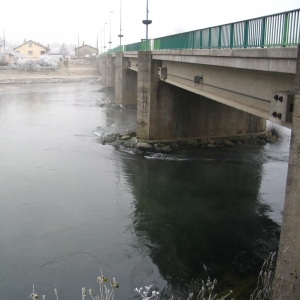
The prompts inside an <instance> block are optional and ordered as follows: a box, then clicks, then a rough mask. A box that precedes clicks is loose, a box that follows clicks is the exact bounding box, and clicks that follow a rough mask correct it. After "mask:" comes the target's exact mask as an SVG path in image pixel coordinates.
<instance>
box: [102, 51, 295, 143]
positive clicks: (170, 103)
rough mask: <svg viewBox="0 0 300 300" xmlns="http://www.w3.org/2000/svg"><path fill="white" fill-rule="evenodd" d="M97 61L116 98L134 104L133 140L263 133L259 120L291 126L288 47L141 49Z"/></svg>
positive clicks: (291, 78)
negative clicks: (135, 129)
mask: <svg viewBox="0 0 300 300" xmlns="http://www.w3.org/2000/svg"><path fill="white" fill-rule="evenodd" d="M100 64H102V68H100V69H102V72H101V75H102V77H103V78H104V81H105V83H106V85H108V86H112V87H113V86H114V88H115V102H116V103H118V104H120V105H123V106H126V105H137V137H138V139H143V140H149V141H150V140H176V139H191V138H204V137H211V138H214V137H218V138H219V137H228V136H237V135H245V134H249V133H261V132H262V131H264V130H265V120H270V121H272V122H276V123H278V124H280V125H283V126H286V127H289V128H290V127H291V117H292V107H293V104H292V102H290V101H293V99H292V100H290V99H291V98H292V97H293V93H294V76H295V70H294V68H295V49H292V48H289V49H254V50H251V51H250V50H243V49H238V50H233V49H230V50H228V51H227V50H223V51H218V50H215V51H212V50H207V51H203V50H199V51H196V52H195V51H188V50H187V51H171V52H165V51H154V52H151V51H139V52H138V53H137V52H136V53H134V52H132V53H126V56H124V54H123V53H116V55H115V56H114V57H112V56H107V57H105V58H102V61H101V62H100ZM274 96H277V98H276V97H274ZM275 98H276V99H275ZM279 98H280V99H281V101H278V99H279ZM282 99H283V100H282Z"/></svg>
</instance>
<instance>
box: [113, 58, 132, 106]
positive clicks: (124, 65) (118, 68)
mask: <svg viewBox="0 0 300 300" xmlns="http://www.w3.org/2000/svg"><path fill="white" fill-rule="evenodd" d="M128 61H129V60H128V58H125V57H124V56H123V53H117V54H116V58H115V73H116V75H115V102H116V103H117V104H119V105H124V106H127V105H136V102H137V74H136V72H134V71H132V70H130V69H129V68H128Z"/></svg>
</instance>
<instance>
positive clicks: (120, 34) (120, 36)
mask: <svg viewBox="0 0 300 300" xmlns="http://www.w3.org/2000/svg"><path fill="white" fill-rule="evenodd" d="M118 37H119V38H120V46H122V37H123V34H122V0H120V33H119V35H118Z"/></svg>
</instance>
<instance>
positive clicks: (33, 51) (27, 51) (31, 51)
mask: <svg viewBox="0 0 300 300" xmlns="http://www.w3.org/2000/svg"><path fill="white" fill-rule="evenodd" d="M14 50H15V51H16V52H18V53H20V54H23V55H24V56H26V57H28V58H39V57H40V56H41V55H45V54H47V53H48V52H49V50H50V49H49V48H48V47H46V46H43V45H41V44H39V43H36V42H34V41H31V40H29V41H27V42H24V43H23V44H21V45H20V46H18V47H16V48H14Z"/></svg>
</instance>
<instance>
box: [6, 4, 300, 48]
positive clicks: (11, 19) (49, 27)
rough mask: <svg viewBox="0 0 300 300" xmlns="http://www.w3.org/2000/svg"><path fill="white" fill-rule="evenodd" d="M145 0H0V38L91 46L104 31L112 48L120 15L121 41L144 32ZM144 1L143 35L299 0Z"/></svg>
mask: <svg viewBox="0 0 300 300" xmlns="http://www.w3.org/2000/svg"><path fill="white" fill-rule="evenodd" d="M146 3H147V0H121V1H120V0H107V1H103V0H85V1H76V2H75V1H72V2H71V1H68V0H51V1H44V2H43V1H38V0H26V1H24V0H14V1H9V0H7V1H1V5H0V37H1V36H3V32H5V37H6V41H7V42H9V43H22V42H23V41H24V39H26V40H33V41H36V42H39V43H41V44H43V45H45V46H47V45H48V44H51V43H54V42H58V43H62V42H65V43H66V44H74V45H76V46H77V44H78V40H79V44H80V45H82V43H83V41H84V43H85V44H89V45H91V46H93V47H95V46H97V38H98V45H99V47H100V46H101V44H102V46H103V43H104V36H105V42H106V45H107V47H108V48H109V45H108V44H107V42H108V41H109V40H110V36H111V41H112V44H111V47H112V48H114V47H116V46H118V45H119V38H118V34H119V33H120V17H121V27H122V34H123V35H124V37H123V39H122V44H130V43H135V42H139V41H140V40H141V39H143V38H145V37H146V26H145V25H143V24H142V20H143V19H146ZM120 4H122V5H120ZM120 6H121V7H122V10H121V14H120ZM148 6H149V15H148V19H150V20H152V24H151V25H149V35H148V36H149V38H157V37H162V36H166V35H170V34H174V33H178V32H184V31H190V30H195V29H200V28H205V27H210V26H215V25H221V24H226V23H231V22H235V21H241V20H245V19H251V18H256V17H261V16H264V15H269V14H274V13H278V12H283V11H288V10H292V9H297V8H300V0H226V1H224V0H207V1H204V0H184V1H180V0H148ZM110 11H112V12H111V13H110ZM105 23H107V24H106V25H105ZM110 24H111V26H110ZM78 37H79V38H78Z"/></svg>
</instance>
